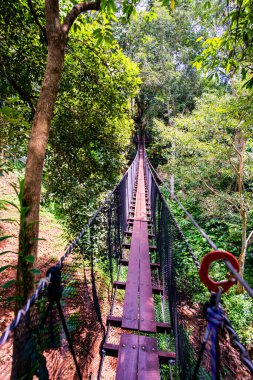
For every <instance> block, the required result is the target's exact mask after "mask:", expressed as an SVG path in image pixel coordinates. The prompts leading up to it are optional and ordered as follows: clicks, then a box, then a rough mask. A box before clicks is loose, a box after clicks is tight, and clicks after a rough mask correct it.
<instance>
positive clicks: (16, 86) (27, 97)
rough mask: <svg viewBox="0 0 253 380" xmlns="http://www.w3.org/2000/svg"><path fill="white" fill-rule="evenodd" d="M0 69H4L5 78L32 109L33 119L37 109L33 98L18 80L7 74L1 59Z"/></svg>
mask: <svg viewBox="0 0 253 380" xmlns="http://www.w3.org/2000/svg"><path fill="white" fill-rule="evenodd" d="M0 68H1V69H2V73H3V75H4V76H5V78H6V79H7V80H8V82H9V83H10V85H11V86H12V87H13V89H14V90H15V91H17V93H18V94H19V96H20V98H21V99H22V100H23V101H24V102H26V103H27V104H28V105H29V107H30V108H31V117H32V118H33V116H34V114H35V107H34V104H33V101H32V97H31V95H30V94H29V92H27V91H26V90H25V89H24V88H22V87H21V86H20V85H19V84H18V83H17V82H16V80H15V79H14V78H13V77H11V76H10V75H9V74H7V72H6V69H5V66H4V64H3V62H2V59H1V58H0Z"/></svg>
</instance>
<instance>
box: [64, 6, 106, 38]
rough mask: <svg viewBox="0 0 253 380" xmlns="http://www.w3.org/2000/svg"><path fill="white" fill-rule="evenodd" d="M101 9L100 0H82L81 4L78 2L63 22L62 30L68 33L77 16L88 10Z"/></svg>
mask: <svg viewBox="0 0 253 380" xmlns="http://www.w3.org/2000/svg"><path fill="white" fill-rule="evenodd" d="M99 9H100V0H96V1H82V2H81V3H79V4H76V5H75V6H74V7H73V8H72V9H71V11H70V12H69V14H68V15H67V16H66V17H65V20H64V21H63V24H62V31H63V32H64V33H66V34H68V32H69V30H70V28H71V26H72V25H73V23H74V21H75V20H76V18H77V17H78V16H79V15H80V14H81V13H84V12H87V11H99Z"/></svg>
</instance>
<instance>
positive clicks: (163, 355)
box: [157, 351, 176, 364]
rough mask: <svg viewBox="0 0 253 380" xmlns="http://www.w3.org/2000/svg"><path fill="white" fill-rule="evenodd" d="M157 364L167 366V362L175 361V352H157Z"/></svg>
mask: <svg viewBox="0 0 253 380" xmlns="http://www.w3.org/2000/svg"><path fill="white" fill-rule="evenodd" d="M157 353H158V358H159V362H160V363H161V364H168V360H171V359H172V360H176V353H175V352H168V351H157Z"/></svg>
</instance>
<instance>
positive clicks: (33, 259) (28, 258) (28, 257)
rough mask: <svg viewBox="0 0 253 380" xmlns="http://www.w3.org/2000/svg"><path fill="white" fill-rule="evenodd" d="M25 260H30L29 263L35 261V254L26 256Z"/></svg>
mask: <svg viewBox="0 0 253 380" xmlns="http://www.w3.org/2000/svg"><path fill="white" fill-rule="evenodd" d="M24 260H25V261H28V262H29V263H34V261H35V257H34V256H25V257H24Z"/></svg>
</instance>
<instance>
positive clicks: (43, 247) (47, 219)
mask: <svg viewBox="0 0 253 380" xmlns="http://www.w3.org/2000/svg"><path fill="white" fill-rule="evenodd" d="M11 184H15V185H18V175H17V174H16V173H9V174H5V175H4V176H1V177H0V199H1V200H6V201H10V202H13V203H15V204H18V199H17V195H16V194H15V191H14V189H13V187H12V186H11ZM2 219H13V220H16V221H14V222H11V223H10V222H8V223H7V222H4V221H3V220H2ZM18 221H19V212H18V210H17V209H16V208H15V207H14V206H12V205H6V206H5V208H4V209H3V208H0V236H4V235H10V236H11V237H10V238H8V239H7V240H3V241H1V242H0V268H1V267H3V266H7V265H13V266H15V265H17V254H16V253H11V252H8V253H5V254H2V255H1V252H3V251H12V252H17V249H18V232H19V225H18ZM39 237H40V238H41V239H43V240H40V241H39V250H38V261H37V264H36V268H38V269H39V270H40V271H41V275H38V276H37V279H36V280H39V279H40V278H41V277H44V276H45V273H46V271H47V269H48V268H49V267H50V266H52V265H54V264H55V263H56V262H57V261H58V260H59V258H60V257H61V256H62V254H63V253H64V249H65V247H66V243H67V242H66V241H65V240H64V237H63V229H62V227H61V225H60V223H59V222H58V221H57V220H56V218H55V216H54V215H53V214H52V213H50V212H48V211H47V210H46V209H45V208H43V207H42V210H41V213H40V235H39ZM15 274H16V269H15V268H8V269H6V270H4V271H3V272H0V306H1V307H0V334H1V332H3V330H4V329H5V328H6V326H7V325H8V324H9V323H10V322H11V320H12V318H13V316H14V313H13V310H12V305H11V302H9V301H8V299H9V298H10V297H12V296H13V295H14V291H15V284H13V285H11V286H10V287H8V288H7V289H4V288H3V285H4V284H5V283H6V282H7V281H10V280H12V279H15Z"/></svg>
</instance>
